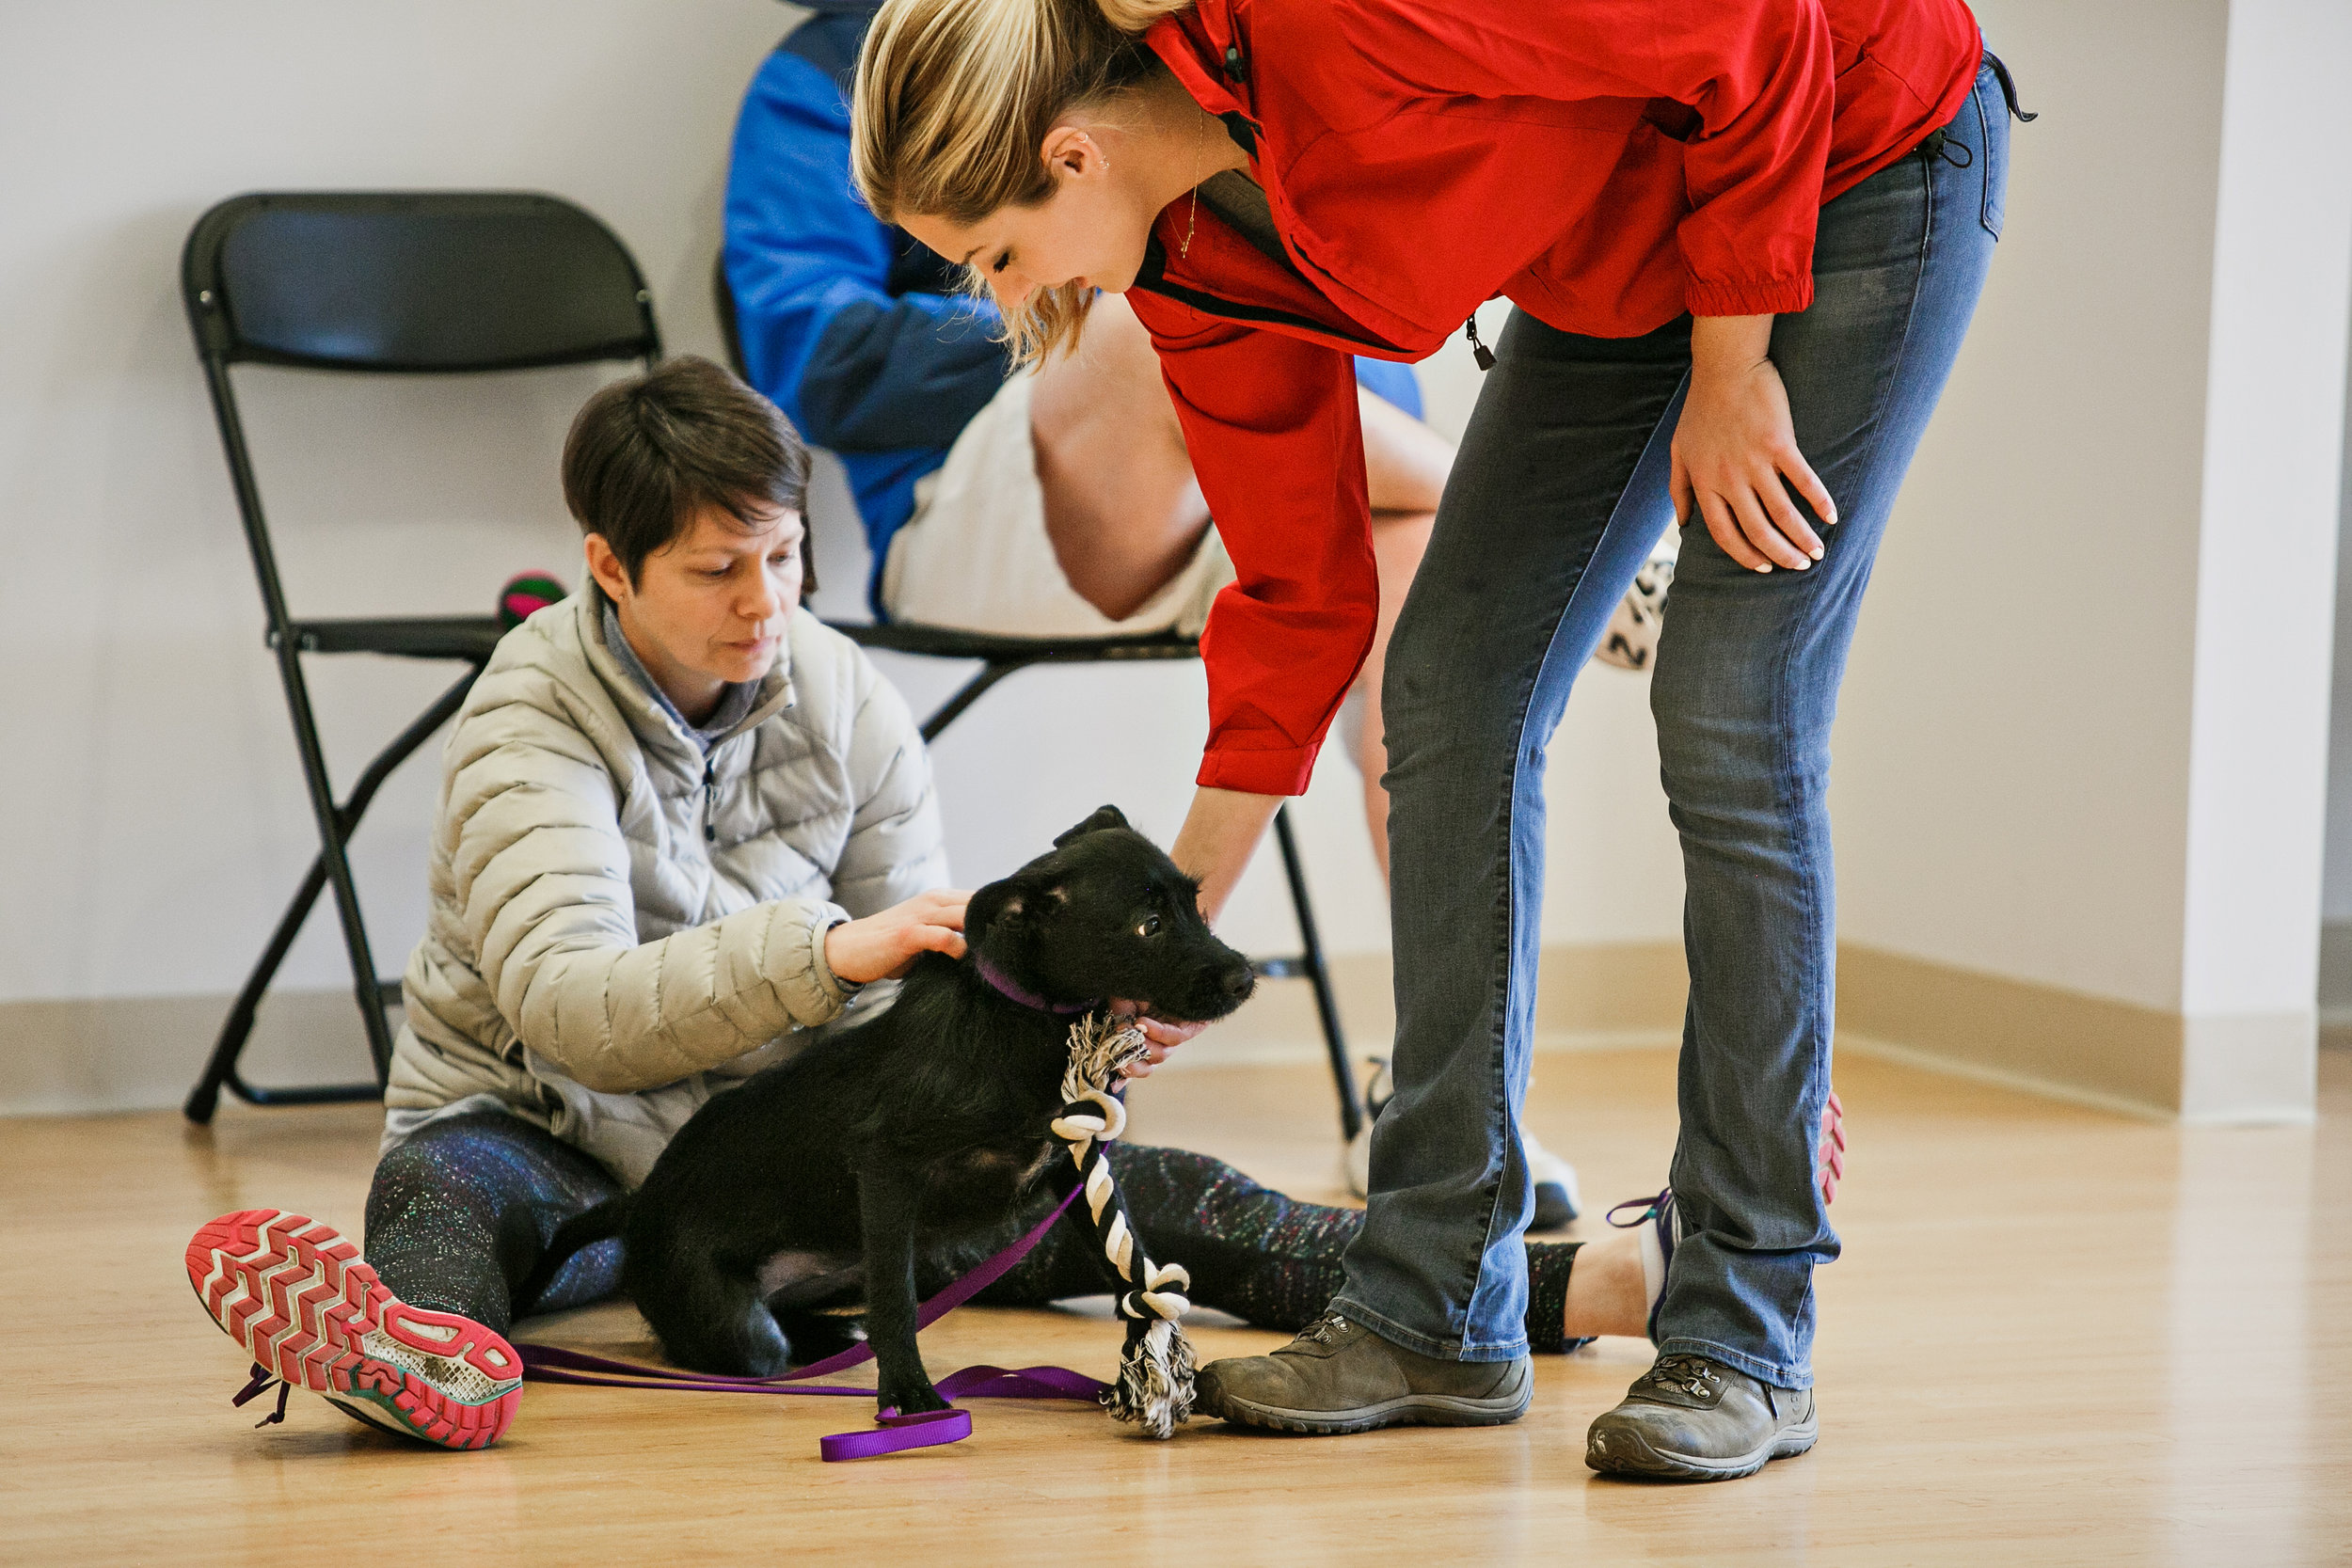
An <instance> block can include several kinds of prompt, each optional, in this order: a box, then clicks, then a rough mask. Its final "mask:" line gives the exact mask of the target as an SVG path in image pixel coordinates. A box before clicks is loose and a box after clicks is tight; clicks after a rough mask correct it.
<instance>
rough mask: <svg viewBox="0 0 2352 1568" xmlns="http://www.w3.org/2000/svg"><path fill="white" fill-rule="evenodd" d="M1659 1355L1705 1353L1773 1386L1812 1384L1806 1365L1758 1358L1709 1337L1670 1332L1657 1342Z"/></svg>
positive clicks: (1708, 1356)
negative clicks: (1787, 1364)
mask: <svg viewBox="0 0 2352 1568" xmlns="http://www.w3.org/2000/svg"><path fill="white" fill-rule="evenodd" d="M1658 1354H1659V1355H1660V1357H1661V1359H1662V1358H1663V1357H1665V1356H1669V1355H1704V1356H1706V1357H1707V1358H1708V1360H1709V1361H1720V1362H1722V1363H1723V1364H1724V1366H1726V1367H1729V1368H1730V1369H1732V1370H1734V1371H1740V1372H1745V1373H1747V1374H1748V1375H1749V1376H1750V1377H1753V1378H1756V1379H1759V1380H1761V1381H1762V1382H1765V1383H1769V1384H1771V1385H1772V1386H1773V1387H1775V1388H1790V1389H1802V1388H1810V1387H1812V1386H1813V1374H1812V1371H1811V1370H1810V1369H1809V1368H1799V1367H1789V1366H1783V1365H1782V1364H1780V1363H1778V1362H1774V1361H1764V1360H1759V1359H1758V1358H1757V1357H1756V1356H1753V1355H1750V1354H1747V1353H1746V1352H1744V1351H1737V1350H1733V1349H1732V1348H1731V1347H1730V1346H1729V1345H1719V1344H1717V1343H1716V1342H1715V1341H1714V1340H1712V1339H1694V1338H1690V1337H1689V1336H1687V1335H1680V1334H1677V1335H1670V1336H1668V1337H1667V1338H1664V1339H1661V1340H1660V1341H1659V1343H1658Z"/></svg>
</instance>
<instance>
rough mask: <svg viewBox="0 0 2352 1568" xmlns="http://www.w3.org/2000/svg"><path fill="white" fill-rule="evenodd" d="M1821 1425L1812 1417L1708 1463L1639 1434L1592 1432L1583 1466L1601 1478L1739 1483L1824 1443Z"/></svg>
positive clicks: (1705, 1460) (1706, 1460) (1701, 1458)
mask: <svg viewBox="0 0 2352 1568" xmlns="http://www.w3.org/2000/svg"><path fill="white" fill-rule="evenodd" d="M1819 1440H1820V1420H1819V1419H1818V1418H1806V1419H1805V1420H1804V1421H1801V1422H1799V1423H1797V1424H1796V1425H1794V1426H1786V1427H1783V1428H1781V1429H1780V1430H1779V1431H1778V1432H1776V1433H1773V1434H1772V1440H1771V1441H1770V1442H1768V1443H1766V1444H1765V1445H1764V1446H1763V1447H1762V1448H1760V1449H1754V1450H1752V1451H1751V1452H1748V1453H1744V1454H1740V1455H1737V1456H1735V1457H1733V1458H1730V1459H1708V1458H1706V1457H1704V1456H1702V1455H1698V1454H1683V1453H1675V1452H1672V1451H1670V1450H1665V1449H1659V1448H1656V1447H1654V1446H1653V1445H1652V1444H1651V1443H1650V1442H1649V1441H1648V1440H1647V1439H1646V1438H1645V1437H1643V1436H1642V1435H1641V1434H1640V1433H1633V1432H1614V1433H1593V1434H1592V1435H1591V1436H1590V1437H1589V1438H1588V1439H1587V1440H1586V1444H1585V1449H1584V1464H1585V1466H1586V1467H1587V1468H1589V1469H1593V1470H1597V1471H1598V1472H1600V1473H1601V1474H1602V1475H1619V1476H1646V1477H1650V1478H1653V1479H1656V1480H1661V1481H1738V1480H1739V1479H1740V1477H1742V1476H1752V1475H1754V1474H1756V1471H1758V1470H1761V1469H1762V1468H1764V1466H1765V1465H1769V1464H1771V1463H1772V1461H1773V1460H1775V1459H1794V1458H1795V1457H1797V1455H1799V1454H1801V1453H1804V1452H1806V1451H1807V1450H1809V1449H1811V1448H1812V1447H1813V1445H1814V1444H1815V1443H1816V1442H1817V1441H1819Z"/></svg>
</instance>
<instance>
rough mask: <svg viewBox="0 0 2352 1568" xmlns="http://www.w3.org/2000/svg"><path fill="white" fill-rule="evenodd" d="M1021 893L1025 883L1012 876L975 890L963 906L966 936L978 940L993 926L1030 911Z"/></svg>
mask: <svg viewBox="0 0 2352 1568" xmlns="http://www.w3.org/2000/svg"><path fill="white" fill-rule="evenodd" d="M1021 895H1022V888H1021V885H1020V884H1019V883H1018V882H1017V881H1015V880H1014V879H1012V878H1009V877H1008V878H1006V879H1004V880H1003V881H1001V882H991V883H989V884H988V885H987V886H986V887H984V888H981V889H979V890H978V891H977V892H976V893H974V894H973V895H972V901H971V902H970V903H969V904H967V905H965V906H964V910H963V930H964V937H965V940H966V941H967V942H973V943H977V942H979V940H980V939H981V938H982V937H983V936H985V935H986V934H987V933H988V932H989V931H990V930H992V929H993V928H995V927H1003V926H1009V925H1012V924H1014V923H1015V922H1017V921H1019V920H1020V918H1021V917H1022V915H1023V914H1024V913H1025V911H1026V904H1025V901H1024V899H1023V898H1022V896H1021Z"/></svg>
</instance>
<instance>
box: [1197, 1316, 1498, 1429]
mask: <svg viewBox="0 0 2352 1568" xmlns="http://www.w3.org/2000/svg"><path fill="white" fill-rule="evenodd" d="M1534 1396H1535V1379H1534V1369H1533V1366H1532V1364H1531V1362H1530V1361H1529V1358H1528V1357H1526V1356H1524V1355H1522V1356H1520V1357H1519V1358H1518V1360H1517V1361H1441V1360H1439V1359H1438V1358H1437V1357H1436V1356H1434V1355H1422V1354H1418V1353H1417V1352H1414V1351H1409V1350H1406V1349H1405V1348H1404V1347H1403V1346H1402V1345H1392V1344H1391V1343H1390V1342H1389V1341H1388V1340H1386V1339H1383V1338H1380V1336H1379V1335H1377V1334H1375V1333H1374V1332H1373V1331H1372V1330H1371V1329H1368V1328H1366V1327H1364V1325H1363V1324H1361V1323H1352V1322H1350V1321H1349V1320H1348V1319H1346V1318H1344V1317H1342V1316H1341V1315H1340V1314H1338V1313H1336V1312H1332V1313H1327V1314H1326V1315H1325V1316H1323V1317H1322V1318H1320V1319H1318V1320H1317V1321H1316V1322H1314V1323H1309V1324H1308V1325H1307V1326H1306V1327H1305V1328H1303V1329H1301V1330H1300V1331H1299V1334H1298V1338H1295V1339H1293V1340H1292V1341H1291V1342H1290V1343H1289V1344H1287V1345H1284V1346H1283V1347H1282V1348H1281V1349H1280V1350H1278V1351H1276V1352H1275V1353H1274V1354H1271V1355H1243V1356H1234V1357H1232V1358H1230V1359H1228V1360H1224V1361H1212V1362H1211V1363H1209V1365H1207V1366H1206V1367H1203V1368H1202V1369H1201V1370H1200V1383H1199V1393H1198V1395H1197V1397H1196V1400H1195V1403H1196V1404H1197V1406H1198V1407H1199V1408H1200V1410H1201V1411H1202V1412H1203V1413H1204V1414H1209V1415H1216V1416H1222V1417H1224V1418H1226V1419H1227V1420H1229V1421H1238V1422H1240V1423H1241V1424H1242V1425H1244V1426H1253V1427H1272V1428H1274V1429H1275V1430H1276V1431H1278V1432H1307V1433H1316V1434H1318V1435H1324V1436H1332V1435H1337V1434H1339V1433H1349V1432H1370V1431H1371V1430H1372V1429H1373V1428H1375V1427H1386V1426H1453V1427H1477V1426H1500V1425H1502V1423H1503V1422H1505V1421H1516V1420H1518V1418H1520V1417H1521V1416H1523V1415H1525V1414H1526V1413H1527V1406H1528V1402H1530V1401H1531V1400H1533V1399H1534Z"/></svg>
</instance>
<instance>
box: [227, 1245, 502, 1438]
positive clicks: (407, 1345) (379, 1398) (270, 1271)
mask: <svg viewBox="0 0 2352 1568" xmlns="http://www.w3.org/2000/svg"><path fill="white" fill-rule="evenodd" d="M186 1262H187V1270H188V1283H189V1284H190V1285H191V1286H192V1287H194V1289H195V1291H196V1294H197V1299H198V1300H199V1301H201V1302H202V1303H203V1304H204V1309H205V1310H206V1311H207V1312H209V1313H211V1314H212V1316H213V1321H214V1322H215V1323H218V1324H220V1326H221V1328H222V1330H223V1331H224V1332H226V1333H227V1334H228V1336H229V1337H230V1338H232V1339H234V1340H236V1341H237V1343H238V1344H239V1345H240V1346H242V1347H243V1348H244V1349H245V1351H246V1354H248V1355H250V1356H251V1357H252V1358H253V1361H254V1363H255V1365H257V1366H260V1367H263V1368H266V1369H267V1370H269V1371H270V1372H272V1373H273V1374H275V1375H276V1376H278V1377H279V1378H282V1379H283V1380H285V1381H286V1382H287V1383H290V1384H294V1385H295V1386H299V1387H302V1388H307V1389H309V1390H310V1391H311V1392H312V1393H316V1394H323V1395H326V1396H327V1397H328V1398H329V1399H330V1400H332V1401H333V1402H335V1403H337V1404H339V1405H342V1407H343V1408H344V1409H346V1410H351V1411H353V1413H354V1414H358V1411H357V1410H355V1409H354V1405H353V1402H355V1401H358V1402H365V1403H366V1404H367V1405H369V1406H370V1407H372V1408H371V1409H370V1410H369V1411H368V1413H367V1416H366V1418H368V1419H371V1420H373V1421H374V1422H375V1424H377V1425H380V1426H390V1427H394V1430H405V1431H406V1432H407V1433H409V1434H410V1435H413V1436H416V1437H420V1438H422V1439H423V1440H425V1441H426V1442H429V1443H434V1444H437V1445H438V1446H440V1447H442V1448H445V1449H483V1448H487V1447H489V1446H490V1445H491V1444H492V1443H495V1442H496V1441H498V1439H499V1438H500V1437H501V1435H503V1434H504V1433H505V1431H506V1428H507V1425H508V1423H509V1422H511V1421H512V1420H513V1419H514V1417H515V1410H516V1406H517V1405H518V1404H519V1403H521V1401H522V1387H521V1375H522V1362H521V1358H520V1357H518V1356H517V1355H516V1354H515V1350H514V1347H513V1346H511V1345H509V1344H508V1343H507V1342H506V1341H505V1340H504V1339H503V1338H501V1337H500V1336H498V1335H497V1334H495V1333H492V1332H491V1331H490V1330H489V1329H487V1328H485V1327H484V1326H483V1325H481V1324H480V1323H474V1322H472V1321H471V1320H469V1319H466V1318H458V1317H453V1316H451V1315H449V1314H447V1313H440V1312H427V1311H423V1310H421V1309H419V1308H416V1307H409V1306H407V1305H406V1304H405V1303H403V1302H402V1301H401V1300H400V1299H399V1298H398V1297H396V1296H394V1295H393V1294H392V1292H391V1291H388V1290H386V1289H385V1288H384V1286H383V1285H382V1284H381V1283H380V1282H379V1281H378V1280H377V1278H376V1276H375V1271H374V1270H373V1269H372V1268H370V1267H369V1266H368V1265H367V1264H366V1263H365V1262H363V1261H361V1260H360V1258H359V1249H358V1248H357V1247H355V1246H353V1245H352V1244H351V1243H349V1242H347V1241H345V1240H344V1239H343V1238H342V1236H341V1235H339V1234H338V1233H337V1232H336V1231H335V1230H334V1229H333V1228H332V1227H328V1226H326V1225H322V1224H320V1223H318V1222H317V1221H314V1220H311V1219H308V1218H306V1217H304V1216H303V1215H300V1214H290V1213H286V1212H282V1211H280V1210H276V1209H247V1210H242V1211H240V1212H236V1213H232V1214H223V1215H221V1216H220V1217H219V1218H218V1219H215V1220H212V1221H210V1222H208V1223H207V1224H206V1225H204V1226H203V1227H201V1228H200V1229H199V1230H198V1231H197V1233H196V1235H195V1236H194V1238H192V1239H191V1240H190V1241H189V1243H188V1249H187V1257H186ZM371 1340H373V1341H374V1345H373V1347H372V1346H371V1344H370V1341H371ZM372 1348H373V1349H382V1350H385V1351H388V1352H390V1353H392V1354H406V1355H407V1356H409V1357H411V1358H414V1359H416V1360H418V1361H421V1362H423V1363H425V1364H426V1365H427V1366H431V1365H434V1364H436V1363H437V1364H439V1365H441V1366H443V1367H445V1368H447V1369H448V1371H449V1373H450V1374H451V1375H450V1376H449V1377H447V1378H445V1379H443V1380H442V1381H450V1382H464V1383H469V1384H473V1385H475V1386H477V1387H478V1388H485V1389H486V1390H487V1391H488V1395H489V1397H487V1398H485V1399H471V1400H469V1399H468V1398H466V1397H464V1395H463V1394H462V1393H460V1392H457V1391H455V1390H453V1389H452V1388H448V1387H444V1386H441V1383H440V1382H439V1381H437V1380H436V1379H435V1378H434V1377H432V1376H428V1375H426V1374H425V1372H423V1371H421V1370H418V1369H417V1368H414V1367H409V1366H404V1365H402V1364H400V1363H399V1362H396V1361H392V1360H388V1359H385V1358H384V1356H383V1355H379V1354H371V1350H372ZM339 1395H340V1396H342V1397H341V1398H337V1397H336V1396H339ZM379 1413H380V1414H379ZM387 1418H389V1419H387ZM395 1422H397V1423H399V1425H398V1426H394V1423H395Z"/></svg>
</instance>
